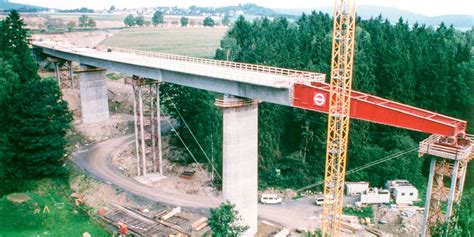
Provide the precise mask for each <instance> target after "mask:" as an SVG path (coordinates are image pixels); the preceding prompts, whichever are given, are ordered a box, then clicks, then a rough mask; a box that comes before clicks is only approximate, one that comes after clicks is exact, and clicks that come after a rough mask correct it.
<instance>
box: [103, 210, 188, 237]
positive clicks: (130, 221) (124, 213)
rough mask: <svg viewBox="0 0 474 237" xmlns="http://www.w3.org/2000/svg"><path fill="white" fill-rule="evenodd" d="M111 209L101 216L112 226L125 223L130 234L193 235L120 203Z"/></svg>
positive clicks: (158, 235) (162, 236)
mask: <svg viewBox="0 0 474 237" xmlns="http://www.w3.org/2000/svg"><path fill="white" fill-rule="evenodd" d="M109 209H110V210H109V211H108V213H107V214H106V215H105V216H100V217H101V218H102V219H103V220H104V221H106V222H108V223H109V224H111V225H112V226H117V224H118V223H121V224H123V225H124V226H126V227H127V230H128V231H129V233H130V234H136V235H140V236H157V237H169V236H176V237H188V236H191V235H190V234H188V233H186V232H185V231H184V230H182V229H179V228H176V227H174V226H171V225H169V224H167V223H165V222H164V221H161V222H157V221H155V220H153V219H151V218H149V217H147V216H144V215H142V214H141V213H140V212H138V211H134V210H132V209H129V208H126V207H122V206H120V205H113V206H111V207H110V208H109ZM175 210H176V209H175ZM171 212H173V211H171ZM171 212H170V213H171Z"/></svg>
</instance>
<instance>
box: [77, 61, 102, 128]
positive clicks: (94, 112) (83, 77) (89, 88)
mask: <svg viewBox="0 0 474 237" xmlns="http://www.w3.org/2000/svg"><path fill="white" fill-rule="evenodd" d="M77 73H78V74H79V81H80V91H81V111H82V121H83V122H84V123H96V122H101V121H105V120H107V119H109V100H108V96H107V85H106V82H105V69H100V68H86V70H82V71H77Z"/></svg>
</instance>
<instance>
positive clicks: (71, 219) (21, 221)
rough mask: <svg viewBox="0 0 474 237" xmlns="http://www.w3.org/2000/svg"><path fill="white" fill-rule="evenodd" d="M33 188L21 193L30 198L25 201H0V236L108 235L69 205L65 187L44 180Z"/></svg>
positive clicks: (56, 182) (4, 199) (72, 205)
mask: <svg viewBox="0 0 474 237" xmlns="http://www.w3.org/2000/svg"><path fill="white" fill-rule="evenodd" d="M33 185H34V186H36V188H34V189H31V190H30V191H27V192H25V194H27V195H28V196H29V197H30V200H28V201H26V202H23V203H13V202H12V201H10V200H8V198H7V197H6V196H5V197H3V198H0V237H10V236H12V237H22V236H25V237H27V236H28V237H29V236H38V237H40V236H41V237H42V236H81V235H82V233H84V232H89V233H90V234H91V235H92V236H109V234H108V233H107V232H106V231H104V230H103V229H102V228H101V227H99V226H98V225H97V224H96V223H94V222H93V221H91V219H90V218H89V217H88V215H87V214H86V213H85V211H84V210H83V209H80V208H78V207H76V206H75V205H74V204H73V201H72V200H71V199H70V198H69V197H68V194H67V193H66V192H70V191H67V190H66V189H68V188H67V186H66V185H65V184H63V183H60V182H59V183H58V181H56V180H52V179H44V180H42V181H36V182H34V184H33ZM82 208H84V207H82Z"/></svg>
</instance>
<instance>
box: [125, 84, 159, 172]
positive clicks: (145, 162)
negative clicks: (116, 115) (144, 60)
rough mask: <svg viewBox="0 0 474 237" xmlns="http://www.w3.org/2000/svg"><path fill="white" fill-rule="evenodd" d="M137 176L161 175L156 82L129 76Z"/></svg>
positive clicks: (157, 89) (157, 88) (157, 87)
mask: <svg viewBox="0 0 474 237" xmlns="http://www.w3.org/2000/svg"><path fill="white" fill-rule="evenodd" d="M131 84H132V87H133V94H134V103H133V112H134V118H135V154H136V163H137V176H146V175H147V174H148V173H157V172H159V173H160V174H163V165H162V163H163V162H162V161H163V158H162V152H161V121H160V98H159V97H160V92H159V82H158V81H156V80H151V79H144V78H139V77H137V76H133V78H132V80H131Z"/></svg>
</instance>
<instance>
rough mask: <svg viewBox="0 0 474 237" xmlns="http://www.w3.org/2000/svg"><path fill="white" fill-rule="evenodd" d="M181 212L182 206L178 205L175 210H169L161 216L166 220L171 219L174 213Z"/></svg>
mask: <svg viewBox="0 0 474 237" xmlns="http://www.w3.org/2000/svg"><path fill="white" fill-rule="evenodd" d="M180 212H181V207H176V208H174V209H173V210H171V211H170V212H168V213H167V214H165V215H163V216H161V217H160V219H161V220H162V221H166V220H168V219H170V218H171V217H173V216H174V215H176V214H178V213H180Z"/></svg>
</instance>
